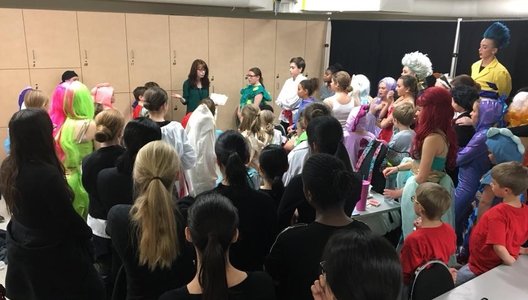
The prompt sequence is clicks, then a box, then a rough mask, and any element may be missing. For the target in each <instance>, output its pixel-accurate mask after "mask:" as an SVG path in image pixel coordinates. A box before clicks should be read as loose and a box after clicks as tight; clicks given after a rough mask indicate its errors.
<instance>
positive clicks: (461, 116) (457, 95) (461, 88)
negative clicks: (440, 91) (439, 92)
mask: <svg viewBox="0 0 528 300" xmlns="http://www.w3.org/2000/svg"><path fill="white" fill-rule="evenodd" d="M451 95H452V96H453V102H452V106H453V109H454V110H455V112H457V113H458V116H457V117H456V118H455V119H454V122H453V127H454V129H455V133H456V136H457V142H458V148H463V147H466V145H467V144H468V143H469V140H471V138H472V137H473V135H474V134H475V128H474V127H473V123H472V122H471V116H470V115H469V114H470V113H471V111H472V110H473V103H474V102H475V100H477V99H478V98H479V94H478V90H477V89H476V88H475V87H472V86H468V85H457V86H455V87H453V88H452V89H451Z"/></svg>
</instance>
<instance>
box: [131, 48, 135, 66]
mask: <svg viewBox="0 0 528 300" xmlns="http://www.w3.org/2000/svg"><path fill="white" fill-rule="evenodd" d="M134 61H135V54H134V50H130V65H131V66H133V65H134Z"/></svg>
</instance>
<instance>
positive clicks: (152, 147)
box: [107, 141, 195, 300]
mask: <svg viewBox="0 0 528 300" xmlns="http://www.w3.org/2000/svg"><path fill="white" fill-rule="evenodd" d="M179 169H180V159H179V157H178V155H177V154H176V151H175V150H174V148H173V147H172V146H171V145H169V144H167V143H165V142H163V141H153V142H150V143H148V144H147V145H145V146H144V147H143V148H141V150H139V152H138V154H137V159H136V162H135V164H134V171H133V178H134V189H135V190H136V191H137V197H136V199H135V201H134V204H133V205H122V204H121V205H116V206H114V207H112V209H110V211H109V212H108V224H107V231H108V233H109V235H110V236H111V237H112V244H113V245H114V247H115V249H116V252H117V253H118V254H119V257H120V258H121V261H122V262H123V267H124V270H125V273H126V282H127V296H126V299H129V300H132V299H138V300H139V299H158V297H159V296H160V295H161V294H163V293H164V292H165V291H167V290H170V289H173V288H176V287H179V286H182V285H184V284H185V283H187V282H189V281H190V280H191V279H192V277H193V275H194V272H195V269H194V265H193V258H194V257H193V254H194V252H193V251H192V248H191V247H188V246H186V244H185V238H184V228H185V221H184V220H183V217H182V215H181V214H180V212H179V210H178V208H177V206H176V203H175V202H174V201H173V197H172V195H173V188H174V182H175V180H176V178H177V176H178V171H179Z"/></svg>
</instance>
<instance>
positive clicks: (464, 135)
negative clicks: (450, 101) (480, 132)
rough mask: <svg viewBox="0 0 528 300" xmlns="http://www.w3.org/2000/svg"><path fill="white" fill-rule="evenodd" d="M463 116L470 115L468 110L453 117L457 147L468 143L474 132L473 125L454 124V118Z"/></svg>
mask: <svg viewBox="0 0 528 300" xmlns="http://www.w3.org/2000/svg"><path fill="white" fill-rule="evenodd" d="M463 117H470V115H469V112H467V111H466V112H463V113H462V114H460V115H459V116H458V117H457V118H456V119H455V125H454V129H455V133H456V136H457V143H458V147H466V145H467V144H468V143H469V141H470V140H471V138H472V137H473V135H474V134H475V127H473V125H457V124H456V120H458V119H460V118H463Z"/></svg>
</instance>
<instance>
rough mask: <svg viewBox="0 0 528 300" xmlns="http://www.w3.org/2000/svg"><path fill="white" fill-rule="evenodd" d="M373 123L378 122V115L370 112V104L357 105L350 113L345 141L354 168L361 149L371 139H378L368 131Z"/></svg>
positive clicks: (344, 134) (344, 135)
mask: <svg viewBox="0 0 528 300" xmlns="http://www.w3.org/2000/svg"><path fill="white" fill-rule="evenodd" d="M372 123H374V124H376V117H374V115H372V114H369V113H368V105H362V106H356V107H354V108H353V109H352V111H351V112H350V114H349V115H348V119H347V121H346V125H345V130H344V132H343V141H344V144H345V148H346V149H347V152H348V156H349V157H350V163H351V164H352V168H354V170H356V162H357V160H358V157H359V155H361V151H362V150H363V149H364V148H365V147H366V146H367V145H368V143H369V142H370V141H371V140H375V139H376V136H375V135H374V134H373V133H371V132H369V131H368V128H371V127H372V126H371V124H372Z"/></svg>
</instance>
